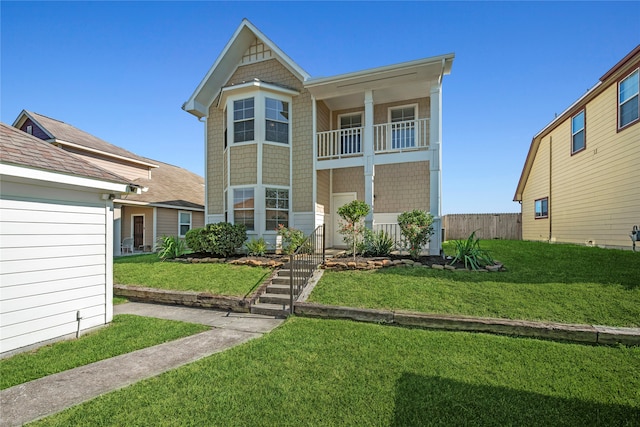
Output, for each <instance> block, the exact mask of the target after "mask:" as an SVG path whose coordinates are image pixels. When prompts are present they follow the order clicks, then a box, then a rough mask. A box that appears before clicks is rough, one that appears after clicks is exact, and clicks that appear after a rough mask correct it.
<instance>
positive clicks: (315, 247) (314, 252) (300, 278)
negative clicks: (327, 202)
mask: <svg viewBox="0 0 640 427" xmlns="http://www.w3.org/2000/svg"><path fill="white" fill-rule="evenodd" d="M324 256H325V252H324V225H320V226H318V227H317V228H316V229H315V230H314V231H313V233H311V234H310V235H309V236H308V237H307V238H306V239H305V241H304V243H302V244H301V245H300V246H298V249H296V251H295V252H294V253H293V254H291V255H290V258H289V278H290V286H291V288H290V292H291V301H290V305H289V310H290V311H291V313H293V302H294V301H295V300H296V299H298V297H299V296H300V293H302V290H303V289H304V287H305V286H306V285H307V282H308V281H309V279H310V278H311V276H312V275H313V272H314V271H315V270H316V268H318V266H319V265H320V264H322V263H323V262H324Z"/></svg>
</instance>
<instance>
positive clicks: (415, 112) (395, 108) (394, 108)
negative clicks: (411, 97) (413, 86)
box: [387, 103, 419, 124]
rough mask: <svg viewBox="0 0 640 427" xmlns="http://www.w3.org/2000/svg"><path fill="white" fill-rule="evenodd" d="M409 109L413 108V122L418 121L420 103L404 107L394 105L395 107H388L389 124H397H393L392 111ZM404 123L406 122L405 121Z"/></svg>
mask: <svg viewBox="0 0 640 427" xmlns="http://www.w3.org/2000/svg"><path fill="white" fill-rule="evenodd" d="M409 107H413V115H414V117H413V120H418V118H419V116H418V113H419V111H418V103H413V104H404V105H394V106H393V107H388V108H387V123H389V124H391V123H397V122H392V121H391V111H392V110H402V109H405V108H409ZM403 121H404V120H403Z"/></svg>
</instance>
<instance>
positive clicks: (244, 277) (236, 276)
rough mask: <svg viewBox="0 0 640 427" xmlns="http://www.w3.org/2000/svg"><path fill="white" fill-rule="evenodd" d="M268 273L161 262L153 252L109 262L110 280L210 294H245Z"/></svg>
mask: <svg viewBox="0 0 640 427" xmlns="http://www.w3.org/2000/svg"><path fill="white" fill-rule="evenodd" d="M269 274H271V270H270V269H268V268H261V267H249V266H246V265H230V264H183V263H178V262H168V261H162V260H160V259H159V258H158V256H157V255H156V254H146V255H136V256H126V257H119V258H115V259H114V261H113V283H117V284H119V285H137V286H147V287H150V288H158V289H169V290H175V291H196V292H209V293H211V294H214V295H227V296H240V297H241V296H245V295H248V294H250V293H251V292H252V291H253V290H254V289H256V288H257V287H258V286H259V285H260V284H261V283H262V281H263V280H264V279H266V278H267V277H268V276H269Z"/></svg>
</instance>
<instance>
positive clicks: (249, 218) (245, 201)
mask: <svg viewBox="0 0 640 427" xmlns="http://www.w3.org/2000/svg"><path fill="white" fill-rule="evenodd" d="M254 218H255V199H254V190H253V188H236V189H234V190H233V223H234V224H244V225H245V226H246V227H247V230H249V231H253V230H255V226H254Z"/></svg>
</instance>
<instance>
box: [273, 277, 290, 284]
mask: <svg viewBox="0 0 640 427" xmlns="http://www.w3.org/2000/svg"><path fill="white" fill-rule="evenodd" d="M271 283H273V284H274V285H281V286H288V285H289V284H290V283H291V278H290V277H280V276H276V277H274V278H273V279H272V280H271Z"/></svg>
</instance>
